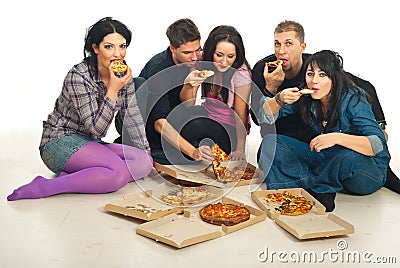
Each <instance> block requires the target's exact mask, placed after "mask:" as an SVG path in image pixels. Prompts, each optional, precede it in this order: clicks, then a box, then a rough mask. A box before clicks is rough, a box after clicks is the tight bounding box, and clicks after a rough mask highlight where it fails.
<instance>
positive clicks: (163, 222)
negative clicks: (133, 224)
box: [136, 197, 266, 248]
mask: <svg viewBox="0 0 400 268" xmlns="http://www.w3.org/2000/svg"><path fill="white" fill-rule="evenodd" d="M221 202H222V203H228V204H235V205H241V206H245V207H246V208H247V209H248V210H249V211H250V214H251V215H250V219H249V220H247V221H245V222H242V223H239V224H236V225H234V226H224V225H222V226H218V225H213V224H209V223H206V222H204V221H203V220H202V219H201V217H200V216H199V210H200V209H196V208H189V209H185V210H184V211H183V213H177V214H171V215H167V216H165V217H163V218H160V219H157V220H154V221H151V222H146V223H144V224H141V225H139V226H138V227H137V228H136V233H138V234H140V235H143V236H146V237H149V238H151V239H154V240H156V241H160V242H163V243H165V244H168V245H171V246H174V247H176V248H182V247H186V246H190V245H193V244H197V243H201V242H204V241H207V240H211V239H214V238H218V237H221V236H223V235H225V234H229V233H232V232H235V231H238V230H240V229H243V228H246V227H248V226H250V225H253V224H256V223H258V222H261V221H263V220H265V218H266V215H265V212H264V211H262V210H260V209H257V208H254V207H251V206H248V205H244V204H242V203H240V202H237V201H235V200H233V199H230V198H227V197H224V198H222V199H221Z"/></svg>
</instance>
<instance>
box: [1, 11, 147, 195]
mask: <svg viewBox="0 0 400 268" xmlns="http://www.w3.org/2000/svg"><path fill="white" fill-rule="evenodd" d="M131 36H132V33H131V31H130V30H129V29H128V27H127V26H125V25H124V24H122V23H121V22H119V21H117V20H113V19H112V18H109V17H107V18H103V19H101V20H100V21H98V22H97V23H95V24H94V25H92V26H91V27H90V28H89V29H88V31H87V34H86V38H85V48H84V60H83V61H82V62H81V63H79V64H77V65H75V66H73V67H72V69H71V70H70V71H69V72H68V74H67V76H66V77H65V80H64V84H63V88H62V91H61V94H60V96H59V97H58V98H57V100H56V103H55V107H54V110H53V112H52V113H50V114H49V116H48V119H47V121H45V122H43V134H42V140H41V143H40V147H39V149H40V155H41V157H42V160H43V162H44V163H45V164H46V166H47V167H48V168H49V169H50V170H51V171H53V172H54V173H56V174H58V176H57V177H56V178H54V179H46V178H44V177H42V176H37V177H36V178H35V179H34V180H33V181H32V182H30V183H28V184H26V185H23V186H21V187H20V188H18V189H16V190H14V192H13V193H12V194H11V195H9V196H8V197H7V199H8V200H9V201H12V200H18V199H28V198H41V197H47V196H51V195H54V194H59V193H65V192H74V193H107V192H112V191H116V190H118V189H120V188H122V187H123V186H125V185H126V184H127V183H128V182H130V181H133V180H137V179H140V178H143V177H144V176H146V175H148V174H149V173H150V171H151V169H152V166H153V161H152V158H151V156H150V155H149V149H150V148H149V144H148V141H147V139H146V135H145V130H144V122H143V118H142V116H141V114H140V110H139V108H138V105H137V100H136V96H135V88H134V83H133V79H132V71H131V69H130V68H128V70H127V71H126V73H125V75H124V76H123V77H121V78H119V77H117V76H116V75H114V73H113V70H112V69H111V68H110V64H111V62H112V61H113V60H120V61H123V60H124V58H125V55H126V48H127V47H128V46H129V44H130V41H131ZM117 111H120V112H121V114H122V116H123V118H126V120H125V122H124V126H125V127H126V129H127V132H128V134H129V136H130V139H131V140H132V141H133V145H134V146H135V147H132V146H127V145H121V144H114V143H112V144H107V143H105V142H103V141H102V140H101V138H103V137H105V136H106V134H107V130H108V128H109V127H110V124H111V123H112V121H113V118H114V114H115V113H116V112H117Z"/></svg>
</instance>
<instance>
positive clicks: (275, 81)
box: [263, 63, 285, 95]
mask: <svg viewBox="0 0 400 268" xmlns="http://www.w3.org/2000/svg"><path fill="white" fill-rule="evenodd" d="M263 74H264V79H265V89H267V90H268V91H269V92H270V93H272V94H273V95H275V94H276V92H277V90H278V87H279V86H280V85H282V83H283V80H285V73H284V72H283V70H282V65H281V64H279V65H278V67H277V68H276V69H275V70H274V71H273V72H271V73H268V66H267V63H265V67H264V73H263Z"/></svg>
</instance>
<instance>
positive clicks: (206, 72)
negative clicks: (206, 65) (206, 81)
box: [199, 70, 214, 78]
mask: <svg viewBox="0 0 400 268" xmlns="http://www.w3.org/2000/svg"><path fill="white" fill-rule="evenodd" d="M213 75H214V71H212V70H202V71H200V73H199V76H200V77H201V78H208V77H210V76H213Z"/></svg>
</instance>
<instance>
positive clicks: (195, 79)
mask: <svg viewBox="0 0 400 268" xmlns="http://www.w3.org/2000/svg"><path fill="white" fill-rule="evenodd" d="M213 74H214V72H213V71H208V70H203V71H199V70H194V71H192V72H190V73H189V74H188V76H187V77H186V78H185V84H190V85H191V86H192V87H198V86H200V85H201V83H203V81H204V80H206V79H207V78H208V77H210V76H212V75H213Z"/></svg>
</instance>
